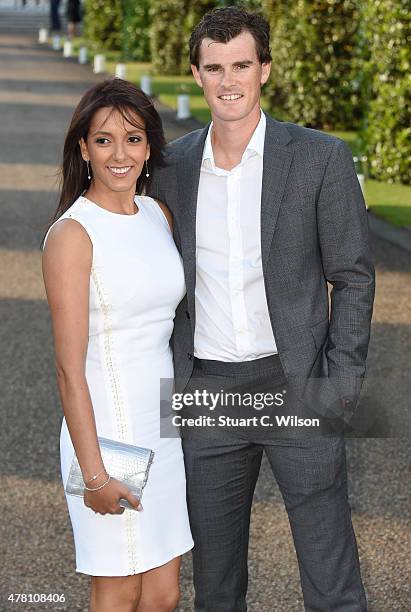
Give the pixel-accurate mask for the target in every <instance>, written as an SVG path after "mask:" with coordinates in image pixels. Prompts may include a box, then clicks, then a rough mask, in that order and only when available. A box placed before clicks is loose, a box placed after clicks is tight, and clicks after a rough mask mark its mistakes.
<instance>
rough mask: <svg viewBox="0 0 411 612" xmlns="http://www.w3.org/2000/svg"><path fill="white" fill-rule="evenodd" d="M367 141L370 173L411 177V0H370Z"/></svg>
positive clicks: (366, 32) (400, 178) (367, 11)
mask: <svg viewBox="0 0 411 612" xmlns="http://www.w3.org/2000/svg"><path fill="white" fill-rule="evenodd" d="M364 26H365V27H364V36H365V43H366V44H365V48H366V49H367V50H368V51H367V57H366V62H365V69H366V75H367V79H366V82H365V85H366V88H365V90H366V97H367V100H368V105H367V106H368V108H367V114H366V123H365V130H364V132H363V143H364V146H365V150H366V152H367V155H368V157H369V161H370V172H371V175H372V176H374V177H375V178H377V179H380V180H384V181H389V182H394V181H399V182H404V183H409V182H410V181H411V72H410V70H411V9H410V4H409V2H408V1H407V0H368V2H367V4H366V8H365V11H364Z"/></svg>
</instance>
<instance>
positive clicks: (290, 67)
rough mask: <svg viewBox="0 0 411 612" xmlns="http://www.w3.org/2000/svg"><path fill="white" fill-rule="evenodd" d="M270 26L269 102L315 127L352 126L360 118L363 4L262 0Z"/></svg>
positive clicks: (336, 0) (350, 0)
mask: <svg viewBox="0 0 411 612" xmlns="http://www.w3.org/2000/svg"><path fill="white" fill-rule="evenodd" d="M263 10H264V12H265V14H266V16H267V17H268V19H269V21H270V25H271V47H272V55H273V67H272V76H271V78H270V84H269V86H268V95H269V98H270V101H271V106H272V107H273V108H274V109H275V108H277V107H278V106H281V109H282V110H283V111H284V112H285V113H286V116H287V117H288V118H289V119H290V120H292V121H296V122H298V123H303V124H305V125H308V126H311V127H316V128H334V129H348V128H352V127H354V126H355V125H356V124H357V123H358V120H359V118H360V116H361V105H360V80H361V74H360V71H359V65H360V64H359V23H360V10H359V3H358V2H355V1H354V0H323V1H320V0H295V2H293V3H289V2H287V1H285V0H275V1H273V0H263Z"/></svg>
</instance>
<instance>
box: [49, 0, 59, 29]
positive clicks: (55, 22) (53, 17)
mask: <svg viewBox="0 0 411 612" xmlns="http://www.w3.org/2000/svg"><path fill="white" fill-rule="evenodd" d="M59 9H60V0H50V29H51V30H52V31H57V32H59V31H60V30H61V21H60V14H59Z"/></svg>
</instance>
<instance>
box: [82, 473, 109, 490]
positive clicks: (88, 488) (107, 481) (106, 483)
mask: <svg viewBox="0 0 411 612" xmlns="http://www.w3.org/2000/svg"><path fill="white" fill-rule="evenodd" d="M110 480H111V476H110V474H109V475H108V478H107V480H106V482H104V483H103V484H102V485H100V486H99V487H95V488H94V489H91V488H90V487H86V485H84V488H85V490H86V491H100V489H102V488H103V487H105V486H106V485H108V483H109V482H110Z"/></svg>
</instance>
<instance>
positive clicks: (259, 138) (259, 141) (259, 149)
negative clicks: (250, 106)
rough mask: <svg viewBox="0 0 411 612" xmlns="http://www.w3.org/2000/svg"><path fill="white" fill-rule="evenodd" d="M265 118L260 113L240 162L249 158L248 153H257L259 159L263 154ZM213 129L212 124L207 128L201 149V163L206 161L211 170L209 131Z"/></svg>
mask: <svg viewBox="0 0 411 612" xmlns="http://www.w3.org/2000/svg"><path fill="white" fill-rule="evenodd" d="M266 123H267V122H266V118H265V114H264V113H263V111H260V121H259V122H258V124H257V127H256V128H255V130H254V132H253V135H252V136H251V138H250V141H249V143H248V145H247V146H246V149H245V151H244V153H243V157H242V160H241V161H244V159H247V158H248V157H249V156H250V153H251V154H252V153H257V154H258V155H260V156H261V157H262V156H263V154H264V140H265V129H266ZM212 127H213V122H211V123H210V127H209V128H208V132H207V138H206V140H205V143H204V149H203V158H202V161H203V162H204V161H206V160H207V161H208V162H209V163H210V165H211V167H212V168H215V163H214V153H213V146H212V144H211V130H212Z"/></svg>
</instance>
